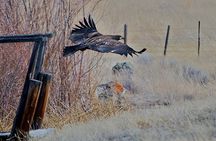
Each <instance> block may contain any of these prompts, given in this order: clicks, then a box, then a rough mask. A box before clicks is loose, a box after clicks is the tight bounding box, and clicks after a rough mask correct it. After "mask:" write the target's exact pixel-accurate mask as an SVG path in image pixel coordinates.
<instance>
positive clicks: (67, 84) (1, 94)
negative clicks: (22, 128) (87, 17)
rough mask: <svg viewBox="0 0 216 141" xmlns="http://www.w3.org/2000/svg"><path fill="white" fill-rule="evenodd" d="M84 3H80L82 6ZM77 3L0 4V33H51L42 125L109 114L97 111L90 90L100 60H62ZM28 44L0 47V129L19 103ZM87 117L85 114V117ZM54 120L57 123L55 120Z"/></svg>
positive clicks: (17, 0)
mask: <svg viewBox="0 0 216 141" xmlns="http://www.w3.org/2000/svg"><path fill="white" fill-rule="evenodd" d="M89 1H90V0H85V4H86V3H88V2H89ZM82 4H83V3H82V0H73V1H71V0H64V1H62V0H52V1H48V0H37V1H35V0H28V1H27V0H8V1H2V2H1V3H0V26H1V28H0V35H8V34H29V33H46V32H53V33H54V34H55V36H54V37H53V38H52V39H51V40H50V41H49V42H48V44H47V49H46V55H45V60H44V64H43V71H46V72H49V73H51V74H52V75H53V80H52V86H51V93H50V94H51V95H50V99H49V105H48V109H47V114H46V119H45V123H44V126H60V125H63V124H65V123H69V122H72V121H86V120H88V119H90V118H95V117H97V116H105V117H106V116H107V114H108V115H109V114H111V113H115V112H117V111H118V110H117V109H116V110H115V107H114V106H112V105H111V107H112V108H108V109H109V110H108V111H107V110H104V111H103V110H99V107H101V106H99V105H98V103H97V102H96V103H95V102H94V95H93V93H94V90H95V86H96V85H97V83H98V81H99V79H98V78H97V77H96V76H97V75H96V74H99V73H100V69H99V68H100V65H102V64H103V61H101V58H102V56H101V55H99V54H97V53H89V52H87V53H77V54H76V55H74V56H71V57H68V58H63V57H62V49H63V47H64V46H65V45H66V44H70V42H69V41H68V35H69V33H70V30H71V28H72V24H73V19H74V17H75V16H76V14H77V13H78V12H79V11H80V10H81V8H82ZM31 46H32V44H31V43H25V44H24V43H19V44H18V43H13V44H1V45H0V60H1V61H0V68H1V69H0V105H1V106H0V130H4V131H5V130H9V129H10V128H11V126H12V120H13V118H14V116H15V111H16V108H17V106H18V103H19V98H20V94H21V92H22V87H23V82H24V79H25V75H26V71H27V67H28V60H29V57H30V54H31ZM86 113H87V114H86ZM59 121H60V122H59Z"/></svg>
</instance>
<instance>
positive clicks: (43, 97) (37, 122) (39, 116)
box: [32, 73, 51, 129]
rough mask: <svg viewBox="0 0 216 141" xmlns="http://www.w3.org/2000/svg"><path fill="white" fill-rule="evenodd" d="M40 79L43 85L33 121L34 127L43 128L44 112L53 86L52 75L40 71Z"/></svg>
mask: <svg viewBox="0 0 216 141" xmlns="http://www.w3.org/2000/svg"><path fill="white" fill-rule="evenodd" d="M38 79H39V80H40V81H42V87H41V91H40V95H39V99H38V104H37V108H36V112H35V115H34V121H33V123H32V129H39V128H41V125H42V121H43V118H44V114H45V112H46V107H47V103H48V97H49V91H50V86H51V75H50V74H47V73H39V76H38Z"/></svg>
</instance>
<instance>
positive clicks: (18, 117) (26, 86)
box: [11, 42, 38, 136]
mask: <svg viewBox="0 0 216 141" xmlns="http://www.w3.org/2000/svg"><path fill="white" fill-rule="evenodd" d="M37 54H38V42H36V43H35V45H34V48H33V50H32V55H31V58H30V63H29V67H28V71H27V75H26V79H25V83H24V87H23V91H22V95H21V98H20V102H19V105H18V108H17V111H16V116H15V118H14V122H13V127H12V129H11V136H15V134H16V128H17V127H20V123H21V122H20V120H21V119H22V115H23V114H24V107H25V105H26V100H27V97H28V91H29V85H30V83H29V82H30V81H29V80H30V79H31V78H33V76H32V75H33V74H34V70H35V64H36V58H37Z"/></svg>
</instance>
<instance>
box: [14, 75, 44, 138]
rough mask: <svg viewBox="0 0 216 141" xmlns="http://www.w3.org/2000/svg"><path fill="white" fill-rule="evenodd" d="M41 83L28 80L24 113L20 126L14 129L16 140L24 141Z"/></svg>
mask: <svg viewBox="0 0 216 141" xmlns="http://www.w3.org/2000/svg"><path fill="white" fill-rule="evenodd" d="M41 85H42V82H41V81H38V80H35V79H30V80H29V89H28V96H27V99H26V104H25V107H24V113H23V115H22V118H21V119H20V120H19V121H20V126H19V127H16V133H17V134H16V136H15V138H16V139H21V140H22V139H26V138H27V136H28V133H29V130H30V127H31V124H32V121H33V117H34V114H35V110H36V106H37V102H38V98H39V93H40V89H41Z"/></svg>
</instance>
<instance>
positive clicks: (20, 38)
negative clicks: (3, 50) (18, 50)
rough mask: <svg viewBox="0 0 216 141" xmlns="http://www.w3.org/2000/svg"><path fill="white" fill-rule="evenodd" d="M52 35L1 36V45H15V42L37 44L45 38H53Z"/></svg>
mask: <svg viewBox="0 0 216 141" xmlns="http://www.w3.org/2000/svg"><path fill="white" fill-rule="evenodd" d="M52 36H53V34H52V33H46V34H26V35H7V36H0V43H14V42H36V41H39V40H43V39H45V38H51V37H52Z"/></svg>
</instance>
